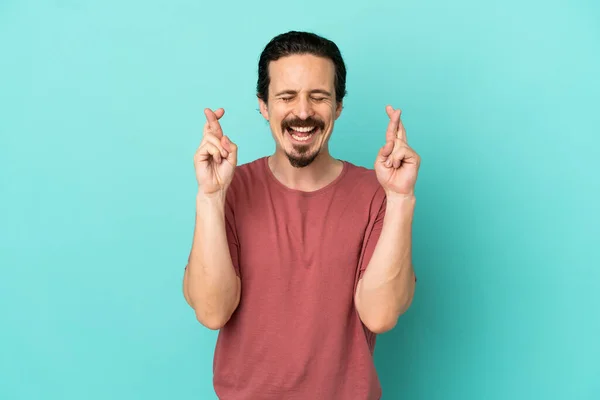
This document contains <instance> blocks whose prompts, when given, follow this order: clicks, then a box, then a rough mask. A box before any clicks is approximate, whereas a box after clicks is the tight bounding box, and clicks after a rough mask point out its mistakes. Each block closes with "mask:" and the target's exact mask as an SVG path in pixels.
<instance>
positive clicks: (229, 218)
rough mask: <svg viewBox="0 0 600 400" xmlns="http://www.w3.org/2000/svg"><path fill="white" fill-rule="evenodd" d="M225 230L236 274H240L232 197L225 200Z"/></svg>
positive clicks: (238, 247) (238, 248)
mask: <svg viewBox="0 0 600 400" xmlns="http://www.w3.org/2000/svg"><path fill="white" fill-rule="evenodd" d="M225 231H226V233H227V243H228V245H229V255H230V256H231V262H232V263H233V268H234V269H235V274H236V275H237V276H238V277H239V276H240V246H239V240H238V235H237V229H236V224H235V212H234V208H233V205H232V202H231V198H230V197H229V196H228V199H227V200H226V202H225Z"/></svg>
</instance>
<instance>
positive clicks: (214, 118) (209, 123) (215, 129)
mask: <svg viewBox="0 0 600 400" xmlns="http://www.w3.org/2000/svg"><path fill="white" fill-rule="evenodd" d="M223 114H225V110H223V109H222V108H219V109H217V110H216V111H212V110H211V109H210V108H205V109H204V115H205V116H206V123H205V124H204V134H205V135H206V134H207V133H210V134H212V135H215V136H216V137H218V138H219V139H220V138H222V137H223V130H222V129H221V124H220V123H219V119H221V117H222V116H223Z"/></svg>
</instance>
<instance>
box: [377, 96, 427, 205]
mask: <svg viewBox="0 0 600 400" xmlns="http://www.w3.org/2000/svg"><path fill="white" fill-rule="evenodd" d="M385 110H386V112H387V115H388V117H389V118H390V122H389V124H388V127H387V131H386V134H385V140H386V143H385V145H384V146H383V147H382V148H381V149H380V150H379V153H378V154H377V158H376V159H375V173H376V174H377V179H378V180H379V183H380V184H381V186H383V188H384V189H385V192H386V194H387V195H388V196H390V195H401V196H414V192H415V184H416V182H417V175H418V172H419V166H420V164H421V158H420V157H419V155H418V154H417V153H416V152H415V151H414V150H413V149H411V148H410V147H409V146H408V142H407V140H406V130H405V129H404V125H403V124H402V120H401V119H400V114H401V113H402V111H401V110H399V109H398V110H394V108H392V107H391V106H387V107H386V109H385Z"/></svg>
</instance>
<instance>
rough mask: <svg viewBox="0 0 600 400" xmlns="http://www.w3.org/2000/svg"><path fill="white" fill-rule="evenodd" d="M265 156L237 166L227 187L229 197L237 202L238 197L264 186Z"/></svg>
mask: <svg viewBox="0 0 600 400" xmlns="http://www.w3.org/2000/svg"><path fill="white" fill-rule="evenodd" d="M265 162H266V158H265V157H261V158H258V159H256V160H252V161H249V162H247V163H243V164H240V165H238V166H236V168H235V171H234V173H233V178H232V180H231V185H230V186H229V188H228V189H227V197H228V198H229V199H230V200H231V201H232V202H235V199H236V198H240V197H244V196H247V195H250V194H251V193H252V192H254V191H256V190H259V188H261V187H263V186H264V181H265V173H264V165H265Z"/></svg>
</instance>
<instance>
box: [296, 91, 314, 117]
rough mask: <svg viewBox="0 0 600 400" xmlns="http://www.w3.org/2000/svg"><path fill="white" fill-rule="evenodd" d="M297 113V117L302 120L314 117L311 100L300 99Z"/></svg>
mask: <svg viewBox="0 0 600 400" xmlns="http://www.w3.org/2000/svg"><path fill="white" fill-rule="evenodd" d="M295 111H296V115H297V116H298V118H300V119H307V118H309V117H312V116H313V113H314V111H313V109H312V104H311V103H310V100H309V99H307V98H305V97H303V96H302V97H300V98H299V99H298V103H297V104H296V110H295Z"/></svg>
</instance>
